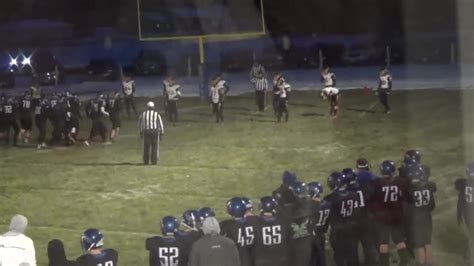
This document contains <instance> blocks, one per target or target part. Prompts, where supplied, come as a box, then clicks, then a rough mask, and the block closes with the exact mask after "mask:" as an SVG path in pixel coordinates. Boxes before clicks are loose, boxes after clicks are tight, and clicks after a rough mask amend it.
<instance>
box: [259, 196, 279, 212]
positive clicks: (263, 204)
mask: <svg viewBox="0 0 474 266" xmlns="http://www.w3.org/2000/svg"><path fill="white" fill-rule="evenodd" d="M277 206H278V203H277V201H276V200H275V198H273V197H271V196H266V197H262V198H261V199H260V213H276V208H277Z"/></svg>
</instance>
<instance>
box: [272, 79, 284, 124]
mask: <svg viewBox="0 0 474 266" xmlns="http://www.w3.org/2000/svg"><path fill="white" fill-rule="evenodd" d="M284 82H285V78H284V77H283V74H282V73H278V74H276V75H275V76H274V77H273V114H274V115H275V116H277V115H278V106H279V103H280V95H279V94H280V87H279V84H281V83H284Z"/></svg>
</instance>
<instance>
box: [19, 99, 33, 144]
mask: <svg viewBox="0 0 474 266" xmlns="http://www.w3.org/2000/svg"><path fill="white" fill-rule="evenodd" d="M19 102H20V104H19V108H18V109H19V112H18V113H19V114H20V138H21V139H22V140H23V143H28V142H29V138H30V133H31V130H32V129H33V117H32V115H33V102H32V99H31V95H30V94H29V93H28V92H26V93H24V94H23V97H22V98H21V99H20V101H19Z"/></svg>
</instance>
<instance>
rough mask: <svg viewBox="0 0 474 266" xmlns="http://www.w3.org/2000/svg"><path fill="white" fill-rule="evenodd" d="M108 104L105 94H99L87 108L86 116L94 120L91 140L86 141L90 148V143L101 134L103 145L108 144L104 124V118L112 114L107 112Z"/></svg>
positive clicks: (90, 135)
mask: <svg viewBox="0 0 474 266" xmlns="http://www.w3.org/2000/svg"><path fill="white" fill-rule="evenodd" d="M105 107H106V103H105V99H104V94H102V93H99V95H98V96H97V98H96V99H92V100H90V101H89V103H88V105H87V107H86V114H87V116H88V117H89V118H90V119H91V120H92V127H91V131H90V134H89V138H88V139H87V140H85V141H84V144H85V145H86V146H89V145H90V144H89V142H90V141H92V139H93V138H94V137H95V136H97V134H99V135H100V136H101V138H102V142H103V143H107V126H106V125H105V122H104V117H109V116H110V114H109V113H108V112H107V111H105Z"/></svg>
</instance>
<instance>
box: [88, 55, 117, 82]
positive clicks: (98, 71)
mask: <svg viewBox="0 0 474 266" xmlns="http://www.w3.org/2000/svg"><path fill="white" fill-rule="evenodd" d="M86 69H87V75H88V79H89V80H94V81H115V80H117V79H119V78H120V66H119V64H118V63H117V62H116V61H115V60H113V59H111V58H96V59H92V60H91V61H90V62H89V65H87V67H86Z"/></svg>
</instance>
